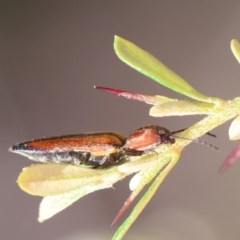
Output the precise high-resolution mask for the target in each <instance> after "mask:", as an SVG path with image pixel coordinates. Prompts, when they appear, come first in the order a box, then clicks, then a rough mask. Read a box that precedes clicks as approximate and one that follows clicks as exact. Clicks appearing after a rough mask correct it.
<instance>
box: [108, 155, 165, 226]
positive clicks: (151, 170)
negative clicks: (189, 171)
mask: <svg viewBox="0 0 240 240" xmlns="http://www.w3.org/2000/svg"><path fill="white" fill-rule="evenodd" d="M158 158H159V157H158ZM160 169H161V165H159V164H154V165H152V166H150V167H148V168H146V169H144V170H142V171H141V172H139V173H137V174H136V175H134V177H133V178H132V179H131V181H130V184H129V186H130V189H131V188H132V187H133V186H131V185H133V183H132V182H133V181H136V180H137V183H135V184H134V185H135V186H134V190H133V191H132V193H131V194H130V196H129V197H128V199H127V200H126V201H125V203H124V205H123V206H122V208H121V209H120V211H119V212H118V214H117V216H116V217H115V218H114V220H113V222H112V224H111V226H112V225H113V224H115V223H116V222H117V221H118V219H119V218H120V217H121V216H122V214H123V213H124V212H125V211H126V209H127V208H128V207H129V206H130V204H131V203H132V202H133V200H134V199H135V198H136V197H137V195H138V194H139V193H140V192H141V191H142V189H143V188H144V186H145V185H146V184H148V183H149V182H151V181H152V179H153V178H154V177H155V175H156V174H157V173H158V172H159V171H160Z"/></svg>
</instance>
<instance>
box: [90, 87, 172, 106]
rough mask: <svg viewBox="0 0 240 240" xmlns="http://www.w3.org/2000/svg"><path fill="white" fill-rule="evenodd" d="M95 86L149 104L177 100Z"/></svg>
mask: <svg viewBox="0 0 240 240" xmlns="http://www.w3.org/2000/svg"><path fill="white" fill-rule="evenodd" d="M94 87H95V88H96V89H98V90H102V91H105V92H108V93H111V94H114V95H117V96H119V97H120V96H121V97H125V98H127V99H131V100H137V101H140V102H145V103H147V104H152V105H156V104H160V103H164V102H172V101H175V100H173V99H171V98H168V97H164V96H158V95H156V96H149V95H143V94H139V93H135V92H129V91H125V90H120V89H114V88H107V87H100V86H94Z"/></svg>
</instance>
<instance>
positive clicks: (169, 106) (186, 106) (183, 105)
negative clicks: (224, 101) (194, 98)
mask: <svg viewBox="0 0 240 240" xmlns="http://www.w3.org/2000/svg"><path fill="white" fill-rule="evenodd" d="M214 106H215V105H213V104H212V103H204V102H190V101H181V100H179V101H175V102H166V103H162V104H159V105H156V106H153V107H152V108H151V109H150V112H149V114H150V116H153V117H166V116H185V115H196V114H212V113H214V108H213V107H214Z"/></svg>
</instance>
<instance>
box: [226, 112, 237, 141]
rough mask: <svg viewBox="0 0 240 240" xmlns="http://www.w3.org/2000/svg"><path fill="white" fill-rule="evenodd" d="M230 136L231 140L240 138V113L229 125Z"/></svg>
mask: <svg viewBox="0 0 240 240" xmlns="http://www.w3.org/2000/svg"><path fill="white" fill-rule="evenodd" d="M228 134H229V138H230V139H231V140H238V139H240V115H238V116H237V117H236V118H235V119H234V120H233V121H232V123H231V125H230V127H229V131H228Z"/></svg>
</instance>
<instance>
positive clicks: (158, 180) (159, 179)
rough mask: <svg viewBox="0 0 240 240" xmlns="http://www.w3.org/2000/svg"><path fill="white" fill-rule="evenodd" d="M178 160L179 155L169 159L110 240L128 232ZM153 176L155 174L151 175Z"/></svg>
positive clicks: (118, 239)
mask: <svg viewBox="0 0 240 240" xmlns="http://www.w3.org/2000/svg"><path fill="white" fill-rule="evenodd" d="M178 159H179V154H175V155H173V156H172V158H171V159H169V164H168V165H167V166H166V168H165V169H164V170H163V171H161V172H160V174H159V175H158V177H157V178H156V179H155V180H154V182H153V183H152V185H151V186H150V187H149V189H148V190H147V192H146V193H145V194H144V196H143V197H142V198H141V199H140V201H139V202H138V203H137V205H136V206H135V207H134V209H133V211H132V212H131V214H130V216H129V217H128V218H127V219H126V220H125V221H124V222H123V224H122V225H121V226H120V227H119V228H118V230H117V231H116V233H115V234H114V236H113V238H112V240H120V239H122V238H123V236H124V235H125V233H126V232H127V231H128V229H129V228H130V227H131V225H132V224H133V223H134V221H135V220H136V219H137V217H138V216H139V214H140V213H141V212H142V210H143V209H144V208H145V206H146V205H147V204H148V202H149V201H150V200H151V198H152V197H153V195H154V194H155V192H156V191H157V189H158V187H159V186H160V184H161V183H162V182H163V180H164V179H165V177H166V176H167V175H168V173H169V172H170V171H171V170H172V168H173V167H174V166H175V164H176V163H177V162H178ZM153 175H154V176H155V174H153ZM154 176H152V178H154Z"/></svg>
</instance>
